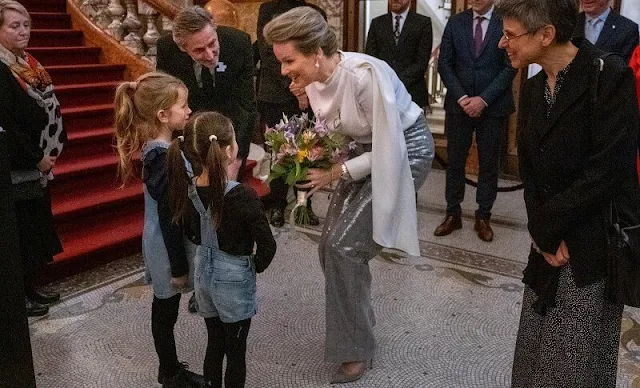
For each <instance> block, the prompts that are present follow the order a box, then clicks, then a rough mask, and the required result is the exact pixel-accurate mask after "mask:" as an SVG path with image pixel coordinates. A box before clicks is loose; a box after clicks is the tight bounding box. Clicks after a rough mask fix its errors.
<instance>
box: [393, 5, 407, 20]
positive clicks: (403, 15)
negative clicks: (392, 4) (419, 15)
mask: <svg viewBox="0 0 640 388" xmlns="http://www.w3.org/2000/svg"><path fill="white" fill-rule="evenodd" d="M408 14H409V7H407V9H405V10H404V12H401V13H395V12H391V16H392V19H394V20H395V18H396V16H397V15H400V16H402V20H407V15H408Z"/></svg>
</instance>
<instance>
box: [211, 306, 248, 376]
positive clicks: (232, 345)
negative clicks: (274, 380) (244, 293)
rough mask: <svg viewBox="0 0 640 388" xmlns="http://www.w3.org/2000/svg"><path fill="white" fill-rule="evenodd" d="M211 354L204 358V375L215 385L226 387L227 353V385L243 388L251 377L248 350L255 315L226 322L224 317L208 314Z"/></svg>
mask: <svg viewBox="0 0 640 388" xmlns="http://www.w3.org/2000/svg"><path fill="white" fill-rule="evenodd" d="M204 321H205V323H206V324H207V334H208V336H209V338H208V343H207V354H206V356H205V358H204V367H203V368H202V369H203V372H204V379H205V381H208V382H209V384H210V386H211V387H214V388H222V360H223V358H224V356H225V355H226V356H227V369H226V370H225V373H224V386H225V388H243V387H244V382H245V380H246V377H247V364H246V360H245V353H246V351H247V335H248V334H249V327H250V326H251V318H249V319H245V320H244V321H239V322H234V323H224V322H222V321H221V320H220V318H218V317H215V318H206V319H205V320H204Z"/></svg>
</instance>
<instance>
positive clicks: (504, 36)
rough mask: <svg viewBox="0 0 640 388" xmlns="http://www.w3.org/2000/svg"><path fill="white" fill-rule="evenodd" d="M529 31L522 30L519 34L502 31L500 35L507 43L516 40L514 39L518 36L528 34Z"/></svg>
mask: <svg viewBox="0 0 640 388" xmlns="http://www.w3.org/2000/svg"><path fill="white" fill-rule="evenodd" d="M530 33H531V31H527V32H524V33H522V34H520V35H511V34H509V33H508V32H503V33H502V37H503V38H504V40H506V41H507V43H509V42H511V41H512V40H516V39H518V38H520V37H522V36H525V35H529V34H530Z"/></svg>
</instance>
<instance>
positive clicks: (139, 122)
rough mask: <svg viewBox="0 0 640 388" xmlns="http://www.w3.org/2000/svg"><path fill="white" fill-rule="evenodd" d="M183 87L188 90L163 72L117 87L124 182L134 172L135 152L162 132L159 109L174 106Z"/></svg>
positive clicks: (118, 146)
mask: <svg viewBox="0 0 640 388" xmlns="http://www.w3.org/2000/svg"><path fill="white" fill-rule="evenodd" d="M181 89H182V90H184V91H185V92H186V91H187V87H186V86H185V84H184V83H183V82H182V81H180V80H179V79H177V78H175V77H173V76H171V75H169V74H165V73H161V72H151V73H147V74H144V75H142V76H140V77H138V79H137V80H135V81H133V82H123V83H121V84H120V85H119V86H118V88H117V89H116V97H115V127H116V128H115V132H116V133H115V138H116V149H117V151H118V156H119V163H118V175H119V177H120V179H121V180H122V182H123V183H126V182H127V181H128V180H129V179H130V178H131V177H132V175H133V164H132V159H133V155H134V154H135V153H136V152H137V151H139V150H140V149H141V148H142V147H143V145H144V143H145V142H146V141H147V140H149V139H153V138H155V137H157V136H158V135H159V133H160V121H159V120H158V116H157V114H158V112H159V111H161V110H166V109H169V108H171V106H172V105H173V104H175V103H176V102H177V101H178V97H179V95H180V93H179V91H180V90H181Z"/></svg>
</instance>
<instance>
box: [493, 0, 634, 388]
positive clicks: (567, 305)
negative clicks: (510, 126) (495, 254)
mask: <svg viewBox="0 0 640 388" xmlns="http://www.w3.org/2000/svg"><path fill="white" fill-rule="evenodd" d="M498 9H499V11H500V12H502V15H503V20H504V35H503V37H502V39H501V40H500V47H502V48H504V49H506V51H507V54H508V55H509V58H510V60H511V63H512V65H513V67H515V68H525V67H526V66H528V65H529V64H531V63H538V64H540V65H541V66H542V69H543V70H542V71H541V72H540V73H539V74H537V75H536V76H535V77H533V78H531V79H530V80H528V81H527V83H526V85H525V87H524V90H523V92H522V95H521V98H520V106H519V112H520V113H519V120H518V131H519V139H518V158H519V161H520V175H521V178H522V180H523V182H524V198H525V203H526V207H527V216H528V229H529V233H530V235H531V239H532V244H531V252H530V254H529V262H528V265H527V267H526V269H525V271H524V279H523V282H524V283H525V284H526V287H525V291H524V298H523V303H522V313H521V317H520V327H519V330H518V339H517V342H516V351H515V359H514V365H513V375H512V386H513V387H518V388H520V387H563V388H571V387H585V388H587V387H598V388H609V387H610V388H614V387H615V385H616V370H617V356H618V347H619V333H620V321H621V316H622V309H623V306H622V305H621V304H617V303H613V302H611V301H610V300H608V299H607V297H606V295H605V283H606V248H607V243H606V229H605V225H606V223H605V212H606V210H607V208H608V206H609V204H610V203H611V200H612V198H613V197H614V196H618V195H622V194H624V193H627V192H634V191H635V190H637V185H638V181H637V177H636V176H635V171H634V170H635V168H634V167H635V156H636V151H637V146H636V144H637V133H638V128H639V126H638V125H639V124H638V108H637V105H636V97H635V93H634V86H633V75H632V73H631V70H630V69H629V68H628V67H627V65H626V63H624V61H623V59H622V58H620V57H617V56H610V57H607V58H606V59H605V61H604V66H603V67H602V69H600V67H599V66H597V65H595V64H594V61H597V60H598V58H599V57H600V56H602V55H603V54H604V53H603V52H601V51H600V50H598V49H597V48H595V47H594V46H593V45H591V43H589V42H588V41H586V40H584V41H573V42H572V41H571V40H570V38H571V34H572V31H573V29H574V27H575V20H576V16H577V13H578V6H577V1H576V0H535V1H534V0H503V1H501V2H500V4H499V5H498ZM594 98H595V101H594Z"/></svg>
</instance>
